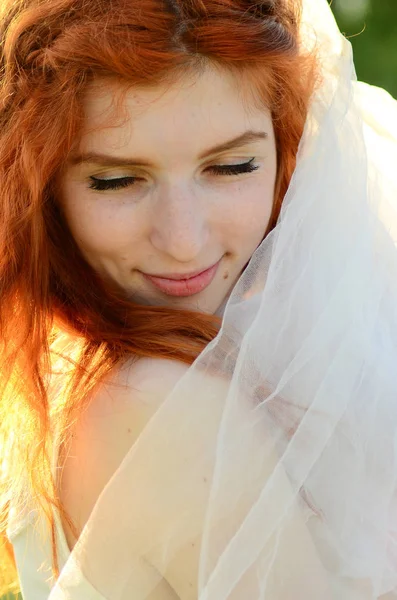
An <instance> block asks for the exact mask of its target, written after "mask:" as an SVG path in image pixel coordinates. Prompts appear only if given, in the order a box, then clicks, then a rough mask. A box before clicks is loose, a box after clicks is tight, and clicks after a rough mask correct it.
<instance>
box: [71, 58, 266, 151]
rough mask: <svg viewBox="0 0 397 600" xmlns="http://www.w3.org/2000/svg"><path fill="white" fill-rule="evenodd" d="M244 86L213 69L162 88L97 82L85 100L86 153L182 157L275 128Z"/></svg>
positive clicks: (83, 142) (83, 146)
mask: <svg viewBox="0 0 397 600" xmlns="http://www.w3.org/2000/svg"><path fill="white" fill-rule="evenodd" d="M242 87H244V86H242V85H241V81H240V82H239V80H237V78H236V76H234V75H232V74H231V73H229V72H225V71H220V70H219V69H215V68H207V69H206V70H205V71H204V72H202V73H200V74H198V75H195V76H192V75H190V74H189V75H187V76H186V77H184V78H180V79H178V80H177V81H175V82H173V83H169V84H167V85H166V84H164V85H160V86H158V87H156V88H143V87H130V88H126V87H125V86H124V87H123V86H122V85H121V84H120V83H117V82H115V81H104V80H97V81H96V82H94V83H93V84H92V85H91V86H90V88H89V89H88V90H87V93H86V96H85V98H84V126H83V131H82V136H81V140H80V144H79V147H80V150H82V151H87V150H91V151H92V150H98V147H100V148H103V147H104V146H106V147H108V148H114V149H117V150H119V149H120V148H123V147H125V148H126V152H127V151H128V150H130V149H131V148H132V147H134V148H136V147H137V146H139V150H140V153H141V154H143V153H145V152H148V153H149V152H150V153H151V154H152V155H153V152H154V151H158V152H161V151H163V152H164V151H168V154H169V155H170V154H171V153H172V155H173V156H174V155H175V156H177V155H178V154H179V152H178V149H179V151H180V155H179V157H178V158H181V157H182V156H185V155H186V152H187V149H191V151H192V153H196V154H199V153H200V150H201V149H202V148H204V147H206V146H210V145H211V144H212V143H214V142H217V141H218V142H219V140H220V139H228V138H231V137H232V136H233V134H235V135H238V134H240V133H242V132H243V131H244V130H245V129H249V128H251V129H255V128H263V127H266V126H267V128H268V129H269V123H270V124H271V116H270V112H269V111H268V110H267V109H266V107H263V108H262V109H260V108H258V107H257V105H256V104H255V103H254V102H252V101H250V94H248V93H244V94H243V93H242V91H241V90H242Z"/></svg>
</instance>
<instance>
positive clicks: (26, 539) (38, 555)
mask: <svg viewBox="0 0 397 600" xmlns="http://www.w3.org/2000/svg"><path fill="white" fill-rule="evenodd" d="M55 447H56V452H55V455H54V458H53V472H54V470H55V467H56V464H57V459H58V445H56V446H55ZM54 518H55V526H56V538H57V539H56V543H57V550H58V560H59V568H60V570H62V568H63V566H64V564H65V563H66V561H67V560H68V558H69V556H70V554H71V553H70V550H69V547H68V544H67V541H66V537H65V533H64V531H63V527H62V522H61V518H60V515H59V513H58V511H56V510H54ZM7 536H8V538H9V540H10V542H11V544H12V546H13V550H14V554H15V560H16V563H17V569H18V576H19V581H20V585H21V593H22V597H23V600H47V599H48V596H49V594H50V591H51V589H52V587H53V585H54V580H53V577H52V573H51V536H50V529H49V526H48V522H47V520H46V517H45V515H43V513H42V511H40V510H39V509H37V508H35V507H34V505H33V502H32V505H31V506H29V507H26V509H25V510H24V512H23V514H17V511H16V510H15V508H13V507H11V510H10V515H9V522H8V528H7ZM73 597H75V598H81V599H82V600H83V599H84V600H105V598H104V597H103V596H102V594H100V593H99V592H98V591H96V590H95V589H94V588H93V587H92V585H91V584H90V583H89V582H88V581H87V580H86V579H85V578H84V576H83V575H82V574H81V572H79V574H78V575H76V578H75V586H74V587H73Z"/></svg>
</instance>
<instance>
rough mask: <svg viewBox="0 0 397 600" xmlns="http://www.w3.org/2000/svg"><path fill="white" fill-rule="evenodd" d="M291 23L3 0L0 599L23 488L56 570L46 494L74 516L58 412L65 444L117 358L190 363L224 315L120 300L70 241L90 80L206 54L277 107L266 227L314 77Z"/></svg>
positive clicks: (130, 82)
mask: <svg viewBox="0 0 397 600" xmlns="http://www.w3.org/2000/svg"><path fill="white" fill-rule="evenodd" d="M138 2H139V10H137V4H138ZM299 21H300V2H299V0H262V1H257V2H252V0H136V2H134V1H133V0H112V3H111V10H109V3H108V2H107V1H106V0H90V1H89V2H87V1H86V0H52V1H51V2H47V1H44V0H3V1H2V6H1V8H0V35H1V42H2V46H1V55H0V60H1V75H0V77H1V87H0V150H1V151H0V179H1V189H0V211H1V221H0V347H1V356H2V371H1V374H0V424H1V425H0V444H1V445H2V452H1V459H0V460H1V461H2V463H1V470H0V474H2V480H1V490H0V491H1V495H0V534H1V535H0V537H1V538H2V540H3V544H4V546H3V550H1V548H0V553H1V552H2V553H3V556H1V557H0V564H3V565H6V564H7V563H6V556H8V559H9V565H8V572H7V573H5V572H4V573H3V589H0V595H1V593H2V592H6V591H7V589H11V582H12V581H14V583H15V586H17V574H16V569H15V563H14V559H13V556H12V550H11V546H10V544H9V542H8V541H7V539H6V536H5V528H6V525H7V518H8V510H9V507H10V504H11V503H14V502H16V500H17V498H18V497H19V494H20V492H21V490H22V488H23V486H26V485H27V483H28V486H29V490H30V492H32V493H33V494H34V495H35V497H36V498H38V499H39V502H40V503H41V505H42V508H43V510H44V511H45V514H46V515H47V517H48V519H49V523H50V526H51V527H50V530H51V531H52V547H53V573H54V576H55V577H57V576H58V568H57V554H56V547H55V544H54V539H55V538H54V531H55V530H54V522H53V518H52V514H51V505H53V506H55V507H56V508H57V509H58V510H59V511H60V512H61V514H62V515H63V516H64V518H65V519H66V520H67V521H68V522H69V523H70V525H71V527H72V528H73V524H72V522H71V521H70V519H69V518H68V515H67V513H66V511H65V510H64V508H63V506H62V503H61V502H60V499H59V497H58V495H57V493H56V482H55V481H54V480H53V477H52V473H51V464H50V456H51V451H50V448H51V441H52V437H51V436H52V431H53V423H54V422H55V427H56V429H57V430H59V431H60V432H61V438H62V439H65V440H66V438H67V430H68V428H69V426H70V423H71V422H72V421H73V420H75V419H77V418H78V417H79V415H80V414H81V412H82V410H83V408H84V406H85V404H86V403H87V401H88V396H89V392H90V391H91V390H92V388H93V386H94V385H96V384H97V383H98V382H99V381H100V380H101V378H103V377H104V376H105V375H106V374H107V373H108V372H109V371H110V369H112V368H113V367H114V366H115V365H117V364H119V363H120V362H121V361H122V360H123V359H124V358H125V357H127V356H131V355H132V356H134V357H137V358H138V357H142V356H147V357H166V358H172V359H176V360H180V361H184V362H185V363H188V364H190V363H191V362H192V361H193V360H194V359H195V358H196V357H197V355H198V354H199V353H200V352H201V350H202V349H203V348H204V347H205V346H206V344H208V342H209V341H210V340H212V339H213V338H214V336H215V335H216V333H217V331H218V329H219V325H220V322H219V319H218V318H217V317H215V316H213V315H206V314H200V313H196V312H190V311H182V310H180V311H176V310H173V309H169V308H162V307H147V306H138V305H136V304H134V303H132V302H130V301H128V300H127V299H126V298H125V297H123V293H122V290H118V289H114V288H111V287H109V285H108V284H106V283H105V282H103V281H101V280H100V278H99V277H98V276H97V274H96V273H95V272H94V271H93V269H92V268H91V267H90V266H89V265H88V264H87V262H86V261H85V260H84V259H83V257H82V255H81V253H80V252H79V249H78V248H77V245H76V244H75V242H74V240H73V238H72V236H71V234H70V232H69V230H68V228H67V226H66V223H65V221H64V219H63V216H62V214H61V211H60V209H59V205H58V203H57V185H56V182H57V177H58V176H59V173H61V171H62V168H63V166H64V165H65V162H66V159H67V157H68V155H69V153H70V151H71V149H72V146H73V144H74V143H75V142H76V139H78V137H79V133H80V131H81V127H82V122H83V121H82V119H83V114H82V98H83V94H84V93H85V91H86V89H87V86H88V85H89V84H90V82H92V81H93V80H94V79H97V78H105V79H106V78H110V79H112V80H117V81H118V82H120V83H121V84H123V85H124V84H125V85H126V86H128V87H129V86H134V85H140V86H157V85H159V84H162V83H164V82H170V83H171V84H172V83H173V82H176V81H177V78H178V77H180V76H181V75H182V74H184V73H186V71H187V70H189V71H190V72H192V73H196V72H197V73H198V72H200V70H201V69H203V68H205V66H206V64H209V63H211V64H213V65H216V66H219V67H220V68H221V69H225V70H228V71H229V72H231V73H233V74H235V76H236V77H238V78H239V79H240V81H241V82H243V85H242V86H240V87H241V88H242V89H246V90H247V91H248V90H249V91H250V96H251V100H252V101H255V102H256V103H258V105H259V106H261V107H266V108H270V109H271V112H272V117H273V123H274V129H275V135H276V142H277V152H278V174H277V182H276V190H275V198H274V206H273V212H272V215H271V219H270V223H269V227H268V229H267V231H266V232H264V236H265V235H267V233H268V232H269V231H271V229H273V228H274V226H275V224H276V222H277V218H278V215H279V212H280V207H281V203H282V200H283V198H284V195H285V192H286V190H287V188H288V185H289V181H290V178H291V175H292V173H293V170H294V168H295V160H296V153H297V149H298V144H299V141H300V138H301V136H302V132H303V128H304V123H305V120H306V115H307V109H308V105H309V101H310V97H311V94H312V90H313V85H314V80H315V77H314V75H315V65H316V60H315V57H314V56H304V55H303V54H302V53H301V51H300V46H299ZM64 343H66V344H67V345H66V346H63V344H64ZM62 356H63V357H64V360H63V363H62V365H61V366H62V370H63V378H62V386H61V387H62V390H63V392H62V393H61V391H59V393H57V395H56V397H55V396H54V395H51V394H50V392H49V381H50V375H51V374H53V372H54V370H55V368H56V364H55V361H56V359H57V357H58V358H59V359H60V358H61V357H62ZM68 365H69V366H68ZM50 423H51V426H50ZM15 431H18V432H20V433H21V435H18V436H15V435H13V432H15ZM33 450H34V451H33ZM6 550H7V552H6ZM3 558H4V560H3ZM3 568H4V567H3ZM0 570H1V567H0ZM0 576H1V572H0ZM0 588H1V585H0Z"/></svg>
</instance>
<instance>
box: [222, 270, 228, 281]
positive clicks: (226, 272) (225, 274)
mask: <svg viewBox="0 0 397 600" xmlns="http://www.w3.org/2000/svg"><path fill="white" fill-rule="evenodd" d="M228 278H229V272H228V271H225V273H224V274H223V279H228Z"/></svg>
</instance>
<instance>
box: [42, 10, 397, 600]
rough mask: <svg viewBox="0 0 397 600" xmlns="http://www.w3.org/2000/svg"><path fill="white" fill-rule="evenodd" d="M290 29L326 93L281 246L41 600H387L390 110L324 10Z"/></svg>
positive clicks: (393, 275)
mask: <svg viewBox="0 0 397 600" xmlns="http://www.w3.org/2000/svg"><path fill="white" fill-rule="evenodd" d="M302 27H303V29H302V43H303V44H304V46H305V48H306V49H312V50H313V51H316V52H317V53H318V55H319V60H320V63H321V67H322V82H321V85H320V86H319V87H318V89H317V90H316V92H315V94H314V96H313V99H312V104H311V107H310V112H309V115H308V118H307V123H306V127H305V132H304V135H303V138H302V141H301V144H300V148H299V154H298V163H297V168H296V171H295V173H294V176H293V179H292V181H291V184H290V187H289V190H288V193H287V195H286V198H285V200H284V204H283V208H282V212H281V215H280V219H279V221H278V224H277V227H276V228H275V229H274V230H273V231H272V233H271V234H270V235H269V236H268V237H267V238H266V239H265V240H264V241H263V243H262V244H261V246H260V247H259V248H258V249H257V250H256V252H255V254H254V255H253V256H252V258H251V261H250V263H249V265H248V267H247V268H246V270H245V271H244V273H243V274H242V276H241V278H240V280H239V281H238V283H237V284H236V286H235V288H234V290H233V292H232V294H231V296H230V297H229V299H228V302H227V304H226V307H225V309H224V314H223V325H222V329H221V331H220V333H219V335H218V336H217V337H216V339H215V340H214V341H213V342H212V343H210V344H209V345H208V347H207V348H206V349H205V350H204V351H203V352H202V353H201V355H200V356H199V357H198V358H197V360H196V361H195V363H194V364H193V365H192V366H191V367H190V368H188V369H187V370H186V373H185V374H184V375H183V376H182V377H181V378H180V379H179V381H178V382H177V384H176V385H175V387H174V388H173V390H172V391H171V392H170V393H169V394H168V395H167V396H166V397H165V399H164V401H163V402H162V404H161V406H160V407H159V408H158V410H157V412H156V413H155V414H154V416H153V417H152V419H151V420H150V422H149V424H148V425H147V426H146V427H145V429H144V430H143V432H142V434H141V435H140V436H139V438H138V440H137V441H136V442H135V443H134V444H133V446H132V447H131V450H130V451H129V453H128V455H127V456H126V457H125V459H124V460H123V462H122V464H121V465H120V467H119V469H118V470H117V472H116V473H115V474H114V476H113V477H112V479H111V480H110V481H109V483H108V484H107V486H106V487H105V489H104V490H103V492H102V494H101V495H100V497H99V499H98V501H97V503H96V505H95V508H94V510H93V512H92V514H91V517H90V519H89V521H88V523H87V524H86V526H85V528H84V530H83V532H82V535H81V537H80V538H79V540H78V542H77V544H76V546H75V548H74V549H73V552H72V553H71V555H70V557H69V560H68V562H67V563H66V565H65V566H64V568H63V570H62V572H61V575H60V578H59V580H58V582H57V584H56V585H55V587H54V588H53V590H52V593H51V594H50V600H61V599H62V600H64V599H66V598H69V599H72V600H74V599H75V598H77V597H78V595H76V594H75V593H74V591H73V582H74V581H76V580H78V578H79V577H81V574H83V576H84V577H85V578H86V579H87V580H88V581H89V582H90V584H91V585H92V586H93V587H94V588H95V589H97V590H98V592H99V593H100V594H102V596H103V597H104V598H106V599H108V600H126V599H127V598H128V599H131V598H134V600H145V599H147V598H152V597H155V596H151V594H155V591H156V586H157V585H158V584H159V582H160V581H161V580H162V579H163V578H165V579H166V580H167V581H168V582H169V583H170V585H171V586H173V587H174V589H175V590H176V592H177V595H178V596H179V597H180V598H182V599H183V600H187V599H189V600H190V599H195V600H196V599H197V600H226V599H227V600H248V599H249V600H289V599H294V600H300V599H302V600H318V599H319V598H321V599H322V600H335V599H337V600H374V599H377V598H380V597H381V596H382V595H384V594H388V596H385V597H386V598H387V599H388V600H389V599H390V600H392V599H395V598H397V487H396V478H397V368H396V365H397V249H396V241H397V221H396V206H397V177H396V168H397V104H396V102H395V101H394V100H393V99H392V98H391V96H389V95H388V94H387V93H386V92H384V91H383V90H379V89H376V88H372V87H370V86H367V85H365V84H361V83H358V82H357V81H356V76H355V71H354V66H353V60H352V53H351V46H350V44H349V43H348V42H347V41H346V40H345V39H344V38H343V37H342V36H341V34H340V32H339V30H338V28H337V26H336V24H335V21H334V19H333V17H332V14H331V11H330V9H329V7H328V4H327V2H326V0H304V15H303V23H302ZM181 565H182V567H181ZM158 597H159V598H160V597H161V596H158Z"/></svg>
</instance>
